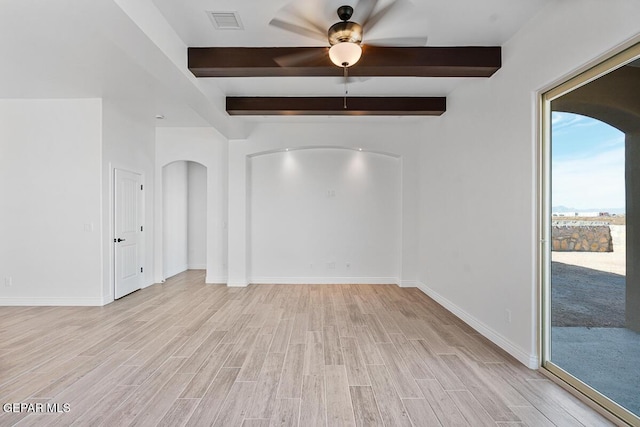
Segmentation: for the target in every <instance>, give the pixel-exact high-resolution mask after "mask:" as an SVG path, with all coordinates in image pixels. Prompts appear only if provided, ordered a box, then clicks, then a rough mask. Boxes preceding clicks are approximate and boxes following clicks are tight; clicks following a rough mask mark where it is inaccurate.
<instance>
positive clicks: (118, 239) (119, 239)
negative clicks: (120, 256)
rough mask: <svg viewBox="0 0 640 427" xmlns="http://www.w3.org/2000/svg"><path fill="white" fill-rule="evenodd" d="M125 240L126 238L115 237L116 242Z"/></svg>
mask: <svg viewBox="0 0 640 427" xmlns="http://www.w3.org/2000/svg"><path fill="white" fill-rule="evenodd" d="M125 240H126V239H121V238H119V237H118V238H117V239H116V242H118V243H120V242H124V241H125Z"/></svg>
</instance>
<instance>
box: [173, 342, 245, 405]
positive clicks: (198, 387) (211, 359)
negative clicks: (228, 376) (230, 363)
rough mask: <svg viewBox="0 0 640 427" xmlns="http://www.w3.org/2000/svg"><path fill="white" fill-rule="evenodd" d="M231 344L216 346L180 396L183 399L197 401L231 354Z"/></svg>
mask: <svg viewBox="0 0 640 427" xmlns="http://www.w3.org/2000/svg"><path fill="white" fill-rule="evenodd" d="M232 349H233V344H218V347H216V349H215V350H214V351H213V352H212V353H211V354H210V355H209V356H208V357H207V360H205V361H204V363H203V364H202V366H201V367H200V370H199V371H198V372H197V373H196V374H194V376H193V379H192V380H191V382H190V383H189V384H188V385H187V386H186V387H185V389H184V391H183V392H182V394H181V395H180V397H181V398H183V399H199V398H202V397H203V396H204V394H205V393H206V391H207V389H208V388H209V386H210V385H211V383H212V382H213V380H214V379H215V378H216V376H217V375H218V372H219V371H220V368H222V365H223V364H224V362H225V360H227V357H228V356H229V354H230V353H231V350H232Z"/></svg>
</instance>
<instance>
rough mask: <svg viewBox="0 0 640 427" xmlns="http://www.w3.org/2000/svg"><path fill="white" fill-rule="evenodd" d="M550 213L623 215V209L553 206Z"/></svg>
mask: <svg viewBox="0 0 640 427" xmlns="http://www.w3.org/2000/svg"><path fill="white" fill-rule="evenodd" d="M551 212H558V213H566V212H609V213H610V214H616V215H621V214H624V213H625V208H584V209H577V208H568V207H566V206H562V205H560V206H553V207H552V208H551Z"/></svg>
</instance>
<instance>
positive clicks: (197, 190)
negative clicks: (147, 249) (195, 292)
mask: <svg viewBox="0 0 640 427" xmlns="http://www.w3.org/2000/svg"><path fill="white" fill-rule="evenodd" d="M162 212H163V214H162V219H163V220H162V247H163V254H162V265H163V267H162V271H163V277H164V278H165V279H166V278H168V277H172V276H174V275H176V274H178V273H181V272H183V271H185V270H204V269H206V259H207V240H206V236H207V168H206V167H205V166H203V165H202V164H200V163H196V162H192V161H183V160H181V161H175V162H172V163H169V164H167V165H165V166H164V167H163V168H162Z"/></svg>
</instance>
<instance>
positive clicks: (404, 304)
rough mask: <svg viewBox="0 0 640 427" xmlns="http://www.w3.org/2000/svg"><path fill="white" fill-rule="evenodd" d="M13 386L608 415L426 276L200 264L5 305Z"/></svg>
mask: <svg viewBox="0 0 640 427" xmlns="http://www.w3.org/2000/svg"><path fill="white" fill-rule="evenodd" d="M13 402H19V403H33V404H34V405H35V404H38V403H41V404H46V403H49V404H56V403H57V404H59V405H60V408H62V405H63V404H65V403H67V404H69V409H70V410H69V412H67V413H24V412H23V413H11V412H8V413H7V412H2V413H0V425H2V426H7V425H14V424H17V425H20V426H46V425H77V426H98V425H104V426H121V425H122V426H124V425H149V426H153V425H162V426H182V425H188V426H207V425H215V426H244V427H266V426H303V427H307V426H327V427H328V426H355V425H357V426H407V427H410V426H438V425H443V426H465V425H470V426H493V427H496V426H503V425H504V426H506V425H509V426H515V425H529V426H550V425H557V426H580V425H585V426H595V425H610V423H608V422H607V421H606V420H605V419H603V418H602V417H601V416H599V415H598V414H597V413H595V412H594V411H592V410H591V409H590V408H588V407H587V406H586V405H585V404H583V403H581V402H580V401H578V400H577V399H575V398H573V397H572V396H571V395H569V394H568V393H566V392H565V391H564V390H562V389H561V388H559V387H558V386H556V385H554V384H553V383H551V382H550V381H549V380H547V379H545V378H544V377H542V376H541V375H540V374H538V373H537V372H535V371H531V370H529V369H527V368H526V367H524V366H522V365H521V364H519V363H518V362H516V361H515V360H513V359H512V358H511V357H510V356H508V355H507V354H505V353H504V352H503V351H501V350H500V349H498V348H497V347H496V346H494V345H493V344H491V343H489V342H488V341H487V340H486V339H484V338H483V337H482V336H480V335H478V334H477V333H476V332H475V331H474V330H473V329H471V328H470V327H469V326H467V325H466V324H465V323H463V322H462V321H460V320H459V319H457V318H456V317H455V316H453V315H452V314H451V313H449V312H448V311H446V310H445V309H444V308H442V307H441V306H439V305H438V304H436V303H435V302H434V301H433V300H431V299H429V298H428V297H427V296H425V295H424V294H422V293H421V292H420V291H419V290H417V289H411V288H409V289H403V288H399V287H397V286H394V285H254V286H249V287H247V288H227V287H226V286H222V285H205V284H204V274H203V272H201V271H189V272H185V273H182V274H180V275H178V276H175V277H174V278H172V279H170V280H168V281H167V282H166V283H165V284H162V285H154V286H151V287H149V288H146V289H143V290H141V291H138V292H136V293H134V294H131V295H129V296H127V297H125V298H123V299H121V300H119V301H116V302H114V303H112V304H109V305H107V306H105V307H0V403H2V404H4V403H13ZM34 407H35V406H34Z"/></svg>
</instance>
